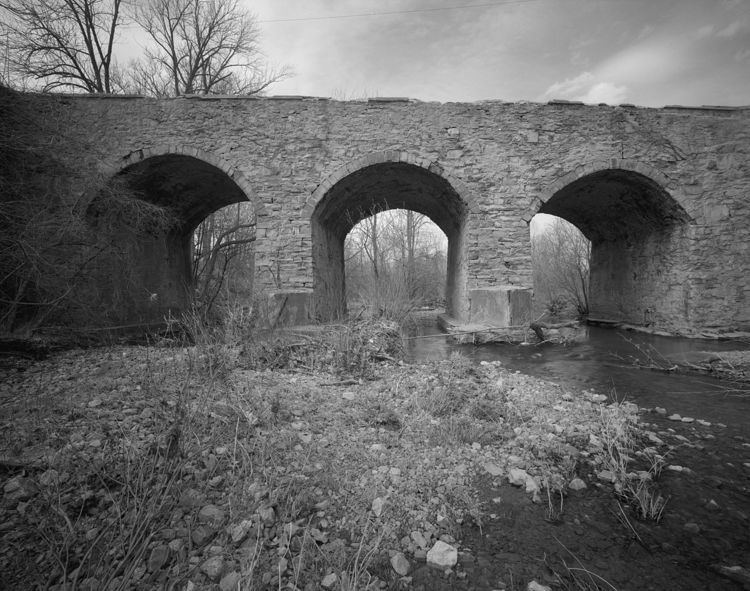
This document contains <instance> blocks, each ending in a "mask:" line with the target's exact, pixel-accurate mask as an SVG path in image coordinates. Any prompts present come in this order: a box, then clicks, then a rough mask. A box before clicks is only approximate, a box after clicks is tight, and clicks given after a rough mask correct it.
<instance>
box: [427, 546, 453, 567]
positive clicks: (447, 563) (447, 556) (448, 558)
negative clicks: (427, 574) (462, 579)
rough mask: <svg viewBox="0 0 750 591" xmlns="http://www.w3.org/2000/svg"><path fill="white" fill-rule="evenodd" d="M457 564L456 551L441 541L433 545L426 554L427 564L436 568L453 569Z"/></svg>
mask: <svg viewBox="0 0 750 591" xmlns="http://www.w3.org/2000/svg"><path fill="white" fill-rule="evenodd" d="M457 562H458V550H456V548H454V547H453V546H451V545H450V544H446V543H445V542H443V541H442V540H438V541H437V542H435V545H434V546H433V547H432V548H430V550H429V551H428V552H427V564H429V565H430V566H436V567H438V568H443V569H445V568H453V567H454V566H456V563H457Z"/></svg>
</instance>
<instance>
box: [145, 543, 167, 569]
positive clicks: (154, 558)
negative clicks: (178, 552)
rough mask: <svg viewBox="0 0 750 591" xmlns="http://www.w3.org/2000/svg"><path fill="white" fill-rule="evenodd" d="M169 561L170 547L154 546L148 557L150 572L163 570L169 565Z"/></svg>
mask: <svg viewBox="0 0 750 591" xmlns="http://www.w3.org/2000/svg"><path fill="white" fill-rule="evenodd" d="M167 560H169V546H164V545H163V544H162V545H159V546H154V547H153V548H152V549H151V554H149V557H148V572H150V573H153V572H156V571H158V570H161V568H162V567H163V566H164V565H165V564H167Z"/></svg>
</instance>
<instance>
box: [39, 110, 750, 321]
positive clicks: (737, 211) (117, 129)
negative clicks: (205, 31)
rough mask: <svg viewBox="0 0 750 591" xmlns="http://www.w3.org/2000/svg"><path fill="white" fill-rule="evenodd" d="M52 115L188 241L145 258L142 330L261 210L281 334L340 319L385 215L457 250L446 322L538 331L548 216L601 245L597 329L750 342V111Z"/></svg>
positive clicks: (90, 157)
mask: <svg viewBox="0 0 750 591" xmlns="http://www.w3.org/2000/svg"><path fill="white" fill-rule="evenodd" d="M48 100H51V101H57V106H56V107H55V108H57V109H59V111H60V116H61V118H62V120H63V121H64V124H63V125H61V129H62V130H63V131H62V133H68V134H71V137H73V135H76V134H78V135H83V136H84V137H85V140H86V141H85V145H86V148H85V149H84V151H83V153H80V154H76V155H75V157H76V158H77V160H78V162H79V164H78V166H80V167H81V169H82V170H91V171H92V172H93V171H96V172H97V173H104V174H105V175H109V176H111V177H112V178H114V177H118V178H122V179H125V180H126V182H128V183H130V184H131V185H132V186H133V187H134V188H135V189H137V190H138V191H139V193H140V195H141V196H142V198H144V199H147V200H149V201H152V202H154V203H160V204H167V205H170V206H172V207H173V208H175V209H176V210H177V211H178V212H179V215H180V216H181V217H182V219H183V221H184V224H183V229H184V231H183V232H181V233H180V234H179V235H174V236H168V237H162V238H160V239H158V240H157V239H155V240H154V241H153V243H152V244H149V245H148V247H147V248H144V249H143V251H142V252H143V255H142V260H141V265H140V271H139V273H140V280H141V282H142V287H143V289H142V290H140V291H139V292H138V293H139V294H140V295H137V296H134V303H133V305H132V306H131V307H130V308H129V309H128V310H127V311H126V312H125V311H124V312H123V314H125V315H127V316H128V318H127V319H126V320H131V321H132V320H148V319H154V318H158V317H162V316H163V314H164V313H165V312H166V311H167V310H168V309H171V310H174V309H175V308H183V307H184V306H185V305H186V304H187V302H188V297H189V296H188V294H189V287H190V282H191V278H190V268H189V256H190V232H192V229H193V228H194V227H195V226H196V225H197V224H198V223H199V222H200V221H201V220H202V219H203V218H204V217H205V216H206V215H208V214H209V213H211V212H212V211H215V210H216V209H218V208H220V207H222V206H225V205H228V204H231V203H235V202H239V201H246V200H248V201H250V202H252V203H253V205H254V210H255V215H256V220H257V225H256V228H257V230H256V231H257V241H256V255H255V256H256V278H255V282H256V285H257V286H260V287H263V288H265V289H266V290H268V291H269V293H272V294H273V295H272V297H275V298H276V299H277V300H279V301H282V300H283V301H284V302H286V303H287V306H286V308H285V309H284V310H283V311H281V310H278V313H279V314H280V316H279V317H278V318H276V319H275V320H277V321H278V322H291V323H294V322H296V323H301V322H307V321H309V320H312V319H319V320H327V319H331V318H334V317H336V316H337V315H338V314H340V313H341V312H342V310H343V309H344V281H345V279H344V259H343V242H344V238H345V236H346V234H347V233H348V232H349V230H350V229H351V228H352V227H353V225H354V224H355V223H356V222H358V221H359V220H360V219H362V217H363V216H364V215H366V213H364V212H368V211H371V209H372V207H373V206H383V207H392V208H406V209H411V210H414V211H417V212H419V213H422V214H425V215H427V216H429V217H430V218H431V219H432V220H433V221H434V222H435V223H436V224H437V225H438V226H439V227H440V228H441V229H442V230H443V232H445V234H446V236H447V237H448V243H449V247H448V250H449V254H448V267H449V269H448V271H449V272H448V285H447V308H448V313H449V315H450V316H452V317H453V318H454V319H456V320H457V321H458V322H459V323H471V324H477V323H480V324H482V323H483V324H485V325H495V326H502V325H505V324H513V323H515V322H518V321H528V320H529V319H528V318H521V316H523V314H525V313H527V312H528V310H529V305H528V304H529V298H530V297H531V296H530V294H531V289H532V270H531V247H530V238H529V226H528V224H529V221H530V220H531V218H532V217H533V216H534V215H535V214H536V213H539V212H543V213H550V214H554V215H558V216H560V217H563V218H565V219H566V220H568V221H570V222H572V223H574V224H575V225H576V226H578V228H580V229H581V230H582V231H583V233H584V234H585V235H586V236H587V237H588V238H589V239H590V240H591V242H592V262H591V302H590V305H591V306H590V307H591V316H592V317H594V318H597V319H602V320H610V321H618V322H626V323H630V324H634V325H648V326H652V327H654V328H659V329H664V330H668V331H673V332H682V333H693V334H697V333H701V332H712V333H722V332H732V331H742V330H750V280H749V279H748V278H749V277H750V157H749V155H748V147H749V145H750V118H749V117H748V115H749V114H750V108H726V107H700V108H686V107H665V108H661V109H651V108H636V107H633V106H630V105H621V106H607V105H599V106H584V105H582V104H578V103H569V102H563V101H553V102H551V103H548V104H532V103H504V102H501V101H488V102H479V103H471V104H461V103H447V104H437V103H424V102H417V101H411V100H406V99H372V100H369V101H361V102H338V101H332V100H327V99H316V98H308V97H276V98H263V99H253V98H247V97H220V98H217V97H188V98H178V99H149V98H141V97H117V96H112V97H90V96H75V97H71V96H67V97H54V98H50V99H48ZM79 145H80V143H79ZM148 294H152V296H151V297H149V295H148ZM153 294H158V300H157V301H158V303H157V304H155V303H154V297H153ZM122 320H123V319H120V321H122Z"/></svg>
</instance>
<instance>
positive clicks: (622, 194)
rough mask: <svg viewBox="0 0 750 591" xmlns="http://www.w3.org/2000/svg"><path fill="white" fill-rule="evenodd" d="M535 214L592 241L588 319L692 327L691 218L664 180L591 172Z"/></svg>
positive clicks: (632, 173) (627, 173) (637, 174)
mask: <svg viewBox="0 0 750 591" xmlns="http://www.w3.org/2000/svg"><path fill="white" fill-rule="evenodd" d="M538 213H546V214H550V215H555V216H558V217H561V218H563V219H565V220H567V221H568V222H570V223H572V224H574V225H575V226H577V227H578V229H579V230H581V232H583V234H584V235H585V236H586V238H588V239H589V240H590V241H591V265H590V312H589V317H590V319H593V320H606V321H614V322H626V323H629V324H635V325H642V326H657V327H661V328H673V327H677V326H681V325H684V324H686V323H687V321H688V317H689V308H690V301H689V300H690V294H689V290H688V289H686V287H685V281H684V278H685V276H686V272H687V268H686V266H687V256H686V254H687V250H688V246H689V245H688V242H689V227H690V222H691V218H690V216H689V215H688V213H687V212H686V211H685V209H684V208H683V207H682V206H681V205H680V203H679V202H678V201H677V200H676V199H675V198H674V197H673V196H672V195H671V194H670V193H669V192H668V191H667V189H666V188H665V187H664V186H663V185H662V184H661V183H660V182H657V181H655V180H653V179H652V178H650V177H649V176H646V175H645V174H642V173H640V172H636V171H633V170H624V169H618V168H612V169H603V170H598V171H594V172H590V173H588V174H585V175H583V176H581V177H580V178H576V179H574V180H571V181H570V182H569V183H568V184H566V185H564V186H562V187H560V188H559V189H557V190H556V191H555V192H554V194H552V195H551V197H550V198H549V199H548V200H547V201H546V202H544V203H542V205H541V206H540V207H539V210H538Z"/></svg>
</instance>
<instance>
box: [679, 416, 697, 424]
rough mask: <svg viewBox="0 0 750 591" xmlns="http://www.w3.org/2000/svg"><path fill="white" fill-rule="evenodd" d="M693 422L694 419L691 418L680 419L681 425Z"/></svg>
mask: <svg viewBox="0 0 750 591" xmlns="http://www.w3.org/2000/svg"><path fill="white" fill-rule="evenodd" d="M694 421H695V419H694V418H692V417H682V422H683V423H692V422H694Z"/></svg>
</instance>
